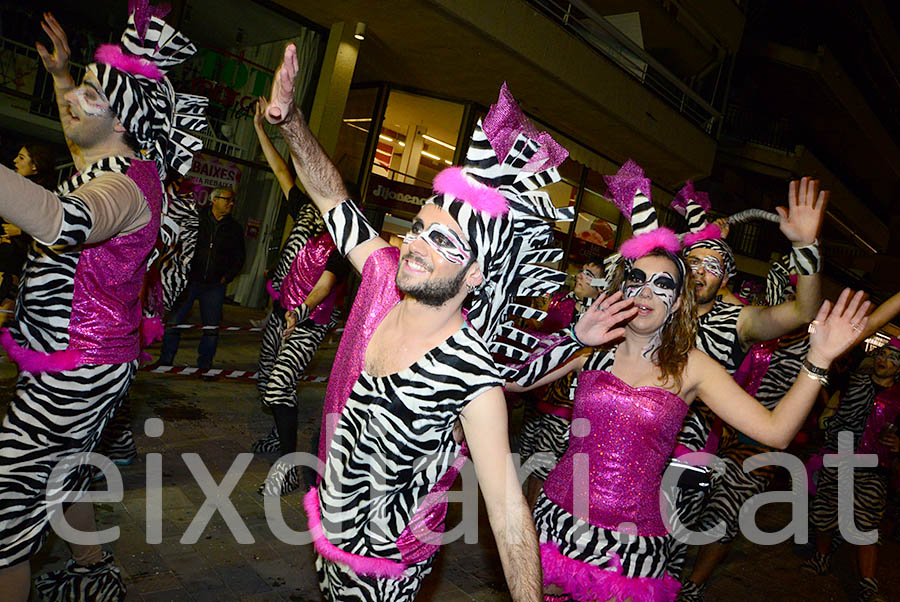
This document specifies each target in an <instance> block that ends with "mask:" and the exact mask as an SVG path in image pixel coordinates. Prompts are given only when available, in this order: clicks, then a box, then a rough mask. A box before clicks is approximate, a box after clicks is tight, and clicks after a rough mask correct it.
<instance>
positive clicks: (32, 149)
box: [22, 142, 57, 190]
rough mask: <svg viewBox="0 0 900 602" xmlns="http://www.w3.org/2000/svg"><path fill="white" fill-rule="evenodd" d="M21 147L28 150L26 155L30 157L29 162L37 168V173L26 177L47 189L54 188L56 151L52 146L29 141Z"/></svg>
mask: <svg viewBox="0 0 900 602" xmlns="http://www.w3.org/2000/svg"><path fill="white" fill-rule="evenodd" d="M22 148H24V149H25V150H26V151H27V152H28V156H29V157H31V162H32V163H33V164H34V168H35V169H36V170H37V173H36V174H34V175H33V176H28V179H30V180H31V181H32V182H34V183H35V184H38V185H40V186H43V187H44V188H46V189H48V190H53V189H55V188H56V180H57V177H56V153H55V152H53V148H52V147H51V146H48V145H46V144H43V143H40V142H29V143H27V144H23V145H22Z"/></svg>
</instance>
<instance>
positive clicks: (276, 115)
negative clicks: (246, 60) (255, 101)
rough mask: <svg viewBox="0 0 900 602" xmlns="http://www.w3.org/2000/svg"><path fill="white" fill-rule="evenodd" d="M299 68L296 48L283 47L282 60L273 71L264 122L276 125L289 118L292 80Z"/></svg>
mask: <svg viewBox="0 0 900 602" xmlns="http://www.w3.org/2000/svg"><path fill="white" fill-rule="evenodd" d="M298 71H300V67H299V65H298V63H297V47H296V46H294V45H293V44H288V45H287V46H285V47H284V58H283V59H282V60H281V64H280V65H279V66H278V69H277V70H276V71H275V77H274V79H273V80H272V94H271V96H270V98H269V105H268V107H266V112H265V115H266V120H267V121H268V122H269V123H271V124H273V125H277V124H279V123H281V122H282V121H284V120H285V119H287V118H288V117H290V115H291V112H293V110H294V78H295V77H297V72H298Z"/></svg>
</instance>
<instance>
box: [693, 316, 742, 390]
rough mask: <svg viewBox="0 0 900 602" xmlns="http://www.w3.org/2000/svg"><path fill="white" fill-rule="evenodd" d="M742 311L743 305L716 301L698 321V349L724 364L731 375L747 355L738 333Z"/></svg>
mask: <svg viewBox="0 0 900 602" xmlns="http://www.w3.org/2000/svg"><path fill="white" fill-rule="evenodd" d="M742 309H744V306H743V305H732V304H731V303H725V302H724V301H722V300H721V299H716V302H715V303H714V304H713V307H712V309H711V310H709V311H708V312H706V313H705V314H703V315H702V316H700V317H699V318H698V319H697V349H699V350H700V351H702V352H703V353H705V354H706V355H708V356H709V357H711V358H713V359H714V360H716V361H717V362H719V363H720V364H722V366H723V367H724V368H725V370H727V371H728V373H729V374H734V372H735V370H737V369H738V368H739V367H740V365H741V362H742V361H744V356H745V355H746V354H747V352H746V351H744V350H743V349H741V342H740V340H739V338H738V331H737V323H738V317H739V316H740V314H741V310H742Z"/></svg>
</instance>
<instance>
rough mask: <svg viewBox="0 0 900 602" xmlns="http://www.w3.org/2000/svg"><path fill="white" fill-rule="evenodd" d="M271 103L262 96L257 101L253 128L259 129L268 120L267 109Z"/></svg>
mask: <svg viewBox="0 0 900 602" xmlns="http://www.w3.org/2000/svg"><path fill="white" fill-rule="evenodd" d="M268 106H269V103H268V102H267V101H266V99H265V98H264V97H262V96H260V97H259V98H257V99H256V111H255V112H254V113H253V127H255V128H256V129H259V128H261V127H262V126H263V122H264V121H265V119H266V107H268Z"/></svg>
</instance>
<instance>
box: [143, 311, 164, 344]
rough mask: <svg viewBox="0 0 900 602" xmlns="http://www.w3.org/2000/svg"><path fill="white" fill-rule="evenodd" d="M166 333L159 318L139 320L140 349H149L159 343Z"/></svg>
mask: <svg viewBox="0 0 900 602" xmlns="http://www.w3.org/2000/svg"><path fill="white" fill-rule="evenodd" d="M165 333H166V327H165V325H163V321H162V318H161V317H160V316H153V317H152V318H141V347H149V346H150V345H152V344H153V343H155V342H156V341H161V340H162V338H163V335H164V334H165Z"/></svg>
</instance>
